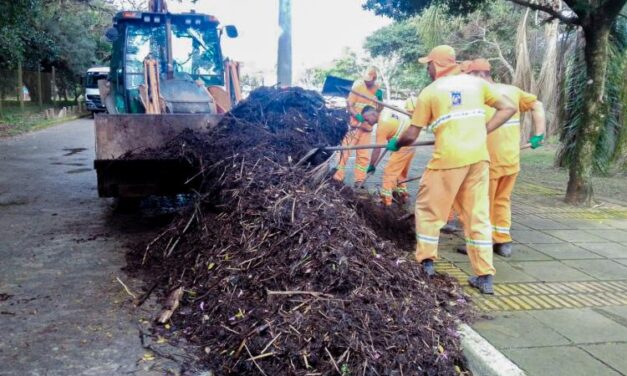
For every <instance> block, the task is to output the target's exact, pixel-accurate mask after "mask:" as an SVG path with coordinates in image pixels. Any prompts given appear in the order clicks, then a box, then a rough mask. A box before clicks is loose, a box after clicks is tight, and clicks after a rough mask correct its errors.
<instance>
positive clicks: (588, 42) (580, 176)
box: [364, 0, 627, 205]
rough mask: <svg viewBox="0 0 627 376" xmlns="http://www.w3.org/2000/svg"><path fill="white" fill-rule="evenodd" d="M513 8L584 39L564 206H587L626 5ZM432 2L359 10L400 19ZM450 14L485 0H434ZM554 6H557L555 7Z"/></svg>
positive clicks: (397, 0)
mask: <svg viewBox="0 0 627 376" xmlns="http://www.w3.org/2000/svg"><path fill="white" fill-rule="evenodd" d="M508 1H511V2H512V3H516V4H518V5H522V6H525V7H528V8H530V9H534V10H538V11H542V12H544V13H546V14H548V15H549V16H550V17H551V19H558V20H560V21H561V22H562V23H564V24H567V25H570V26H573V27H577V28H580V29H581V30H582V33H583V37H584V39H585V47H584V61H585V65H586V83H589V84H588V87H587V88H586V89H587V90H585V95H584V100H583V113H582V122H581V125H580V127H579V128H578V130H577V135H576V143H575V152H574V155H575V157H574V159H573V160H572V162H571V164H570V166H569V181H568V186H567V192H566V201H567V202H569V203H572V204H587V205H591V204H592V198H593V186H592V173H593V169H594V155H595V151H596V145H597V142H598V140H599V137H600V136H601V131H602V129H603V124H604V122H605V118H606V117H607V116H608V113H609V103H608V100H607V98H606V90H605V84H606V77H607V70H608V61H609V45H610V43H609V35H610V30H611V28H612V27H613V25H614V23H615V22H616V20H617V18H618V17H619V15H620V14H621V13H620V12H621V10H622V8H623V7H624V6H625V3H627V0H605V1H591V0H564V3H566V5H568V7H569V8H570V9H564V10H563V9H561V8H560V7H559V3H557V2H555V1H542V2H534V1H531V0H508ZM434 2H436V1H435V0H365V3H364V7H365V8H366V9H372V10H373V11H375V12H376V13H378V14H384V15H388V16H391V17H394V18H396V19H404V18H407V17H410V16H412V15H414V14H417V13H419V12H420V11H422V10H424V9H425V8H427V7H428V6H430V5H432V3H434ZM437 3H442V4H446V5H447V6H448V7H449V8H448V9H449V10H450V11H451V12H455V13H458V12H459V11H460V10H463V9H465V8H466V7H470V8H477V7H479V6H482V5H484V4H485V3H486V0H474V1H463V2H461V3H462V4H460V1H459V0H439V1H437ZM556 5H557V6H556Z"/></svg>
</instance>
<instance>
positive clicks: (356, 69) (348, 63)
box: [301, 48, 367, 89]
mask: <svg viewBox="0 0 627 376" xmlns="http://www.w3.org/2000/svg"><path fill="white" fill-rule="evenodd" d="M366 67H367V64H366V62H364V61H360V59H359V57H358V56H357V53H356V52H355V51H353V50H351V49H348V48H346V49H344V51H342V56H340V57H339V58H337V59H335V60H333V61H332V62H331V64H329V66H327V67H314V68H309V69H307V71H306V72H305V74H304V77H303V78H301V81H303V83H304V84H305V85H307V86H311V87H315V88H318V89H321V88H322V84H323V83H324V80H325V79H326V77H327V76H329V75H332V76H337V77H341V78H346V79H349V80H356V79H358V78H359V77H360V76H361V73H362V72H363V71H364V70H365V69H366Z"/></svg>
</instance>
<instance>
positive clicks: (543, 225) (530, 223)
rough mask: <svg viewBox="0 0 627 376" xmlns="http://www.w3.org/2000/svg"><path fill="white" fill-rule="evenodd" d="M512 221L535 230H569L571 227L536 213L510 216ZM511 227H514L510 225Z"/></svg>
mask: <svg viewBox="0 0 627 376" xmlns="http://www.w3.org/2000/svg"><path fill="white" fill-rule="evenodd" d="M512 219H513V221H514V223H519V224H521V225H523V226H525V227H529V228H532V229H535V230H569V229H572V227H570V226H568V225H565V224H563V223H560V222H557V221H553V220H551V219H546V218H540V217H538V216H536V215H518V216H515V217H514V218H512ZM512 228H514V227H513V226H512Z"/></svg>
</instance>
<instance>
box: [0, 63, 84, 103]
mask: <svg viewBox="0 0 627 376" xmlns="http://www.w3.org/2000/svg"><path fill="white" fill-rule="evenodd" d="M67 86H68V85H67V84H66V83H65V82H64V80H63V77H59V76H58V75H57V72H55V71H54V69H53V70H51V71H49V72H44V71H31V70H22V69H16V70H0V112H7V111H8V112H15V111H20V110H21V111H24V110H32V109H33V108H34V107H37V108H40V109H42V111H43V110H44V109H47V108H59V107H67V106H68V105H70V104H72V105H76V106H81V107H82V103H81V101H80V100H79V101H78V103H76V99H77V97H78V95H77V87H76V86H71V89H72V90H68V88H67ZM79 111H80V109H79Z"/></svg>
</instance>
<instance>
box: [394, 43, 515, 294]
mask: <svg viewBox="0 0 627 376" xmlns="http://www.w3.org/2000/svg"><path fill="white" fill-rule="evenodd" d="M419 61H420V63H423V64H427V70H428V72H429V75H430V76H431V78H432V79H433V82H432V83H431V84H430V85H429V86H427V87H426V88H425V89H424V90H423V91H422V92H421V93H420V94H419V96H418V101H417V102H416V110H415V111H414V114H413V116H412V119H411V126H410V127H409V128H408V129H407V130H406V131H405V132H403V134H402V135H401V136H400V138H398V139H396V138H392V139H391V140H390V141H389V142H388V145H387V149H388V150H390V151H398V150H399V149H400V148H401V147H403V146H407V145H410V144H412V143H413V142H414V141H415V140H416V138H418V136H419V135H420V131H421V130H422V129H423V128H426V127H430V128H431V130H432V131H433V133H434V135H435V149H434V152H433V156H432V159H431V161H430V162H429V164H428V165H427V168H426V170H425V172H424V174H423V175H422V179H421V180H420V185H419V188H418V197H417V199H416V239H417V245H416V259H417V260H418V261H419V262H421V264H422V268H423V271H424V272H425V273H426V274H427V275H428V276H432V275H434V274H435V266H434V263H433V261H434V260H435V259H436V258H437V256H438V241H439V235H440V228H441V227H442V226H443V225H444V223H446V220H447V218H448V215H449V213H450V211H451V207H452V206H453V205H455V208H456V210H459V211H460V212H461V214H462V218H463V219H464V233H465V236H466V244H467V248H468V256H469V258H470V263H471V266H472V269H473V271H474V273H475V274H476V276H474V277H471V278H470V279H469V280H468V282H469V283H470V285H471V286H473V287H475V288H477V289H479V291H481V293H483V294H493V293H494V288H493V276H494V274H495V273H496V270H495V269H494V266H493V264H492V257H493V255H492V231H491V230H492V229H491V225H490V216H489V203H488V183H489V182H488V180H489V178H488V174H489V160H490V157H489V154H488V148H487V134H488V133H489V132H491V131H493V130H495V129H497V128H498V127H500V126H501V125H502V124H504V123H505V122H506V121H507V120H508V119H509V118H510V117H511V116H512V115H514V113H515V112H516V107H515V106H514V104H513V103H511V101H510V100H509V99H507V98H506V97H504V96H502V95H501V94H499V93H498V92H497V91H496V90H495V89H494V88H493V87H492V86H491V85H490V84H489V83H487V82H486V81H484V80H481V79H479V78H477V77H473V76H470V75H466V74H459V66H458V65H457V63H456V62H455V50H454V49H453V48H452V47H450V46H446V45H443V46H437V47H435V48H434V49H433V50H431V52H430V53H429V55H428V56H427V57H424V58H421V59H420V60H419ZM483 105H488V106H490V107H494V108H495V109H496V110H497V111H496V113H495V114H494V116H493V117H492V118H491V119H490V121H488V123H487V124H486V121H485V110H484V108H483Z"/></svg>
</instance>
